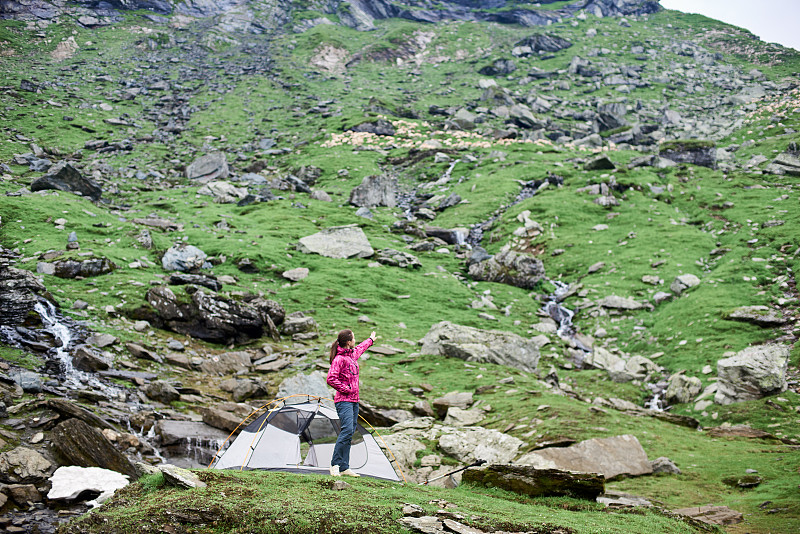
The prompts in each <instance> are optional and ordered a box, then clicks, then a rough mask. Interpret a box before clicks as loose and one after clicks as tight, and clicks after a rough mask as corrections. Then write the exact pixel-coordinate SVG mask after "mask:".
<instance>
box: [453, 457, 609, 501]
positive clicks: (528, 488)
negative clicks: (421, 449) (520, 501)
mask: <svg viewBox="0 0 800 534" xmlns="http://www.w3.org/2000/svg"><path fill="white" fill-rule="evenodd" d="M461 480H462V481H464V482H470V483H472V484H475V485H480V486H486V487H495V488H502V489H505V490H508V491H513V492H515V493H519V494H522V495H529V496H531V497H548V496H559V497H560V496H568V497H576V498H579V499H589V500H595V499H597V497H598V496H600V495H602V494H603V492H604V490H605V479H604V478H603V477H602V476H601V475H598V474H595V473H573V472H570V471H562V470H559V469H537V468H535V467H533V466H530V465H490V466H488V467H486V468H478V469H475V468H470V469H467V470H466V471H465V472H464V476H463V478H462V479H461Z"/></svg>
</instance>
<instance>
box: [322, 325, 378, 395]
mask: <svg viewBox="0 0 800 534" xmlns="http://www.w3.org/2000/svg"><path fill="white" fill-rule="evenodd" d="M371 346H372V339H370V338H367V339H365V340H364V341H362V342H361V343H359V344H358V346H356V347H355V348H353V349H345V348H343V347H339V348H337V349H336V356H335V357H334V358H333V363H332V364H331V368H330V369H329V370H328V385H329V386H330V387H332V388H333V389H335V390H336V395H335V396H334V397H333V402H343V401H344V402H358V369H359V368H358V359H359V358H360V357H361V355H362V354H364V352H365V351H366V350H367V349H368V348H370V347H371Z"/></svg>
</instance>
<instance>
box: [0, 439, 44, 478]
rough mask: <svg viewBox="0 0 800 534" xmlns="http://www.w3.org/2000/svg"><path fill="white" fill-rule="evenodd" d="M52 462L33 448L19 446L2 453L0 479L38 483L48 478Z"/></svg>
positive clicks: (0, 457)
mask: <svg viewBox="0 0 800 534" xmlns="http://www.w3.org/2000/svg"><path fill="white" fill-rule="evenodd" d="M51 467H52V464H51V463H50V462H49V461H47V459H46V458H45V457H44V456H42V455H41V454H39V453H38V452H37V451H35V450H33V449H29V448H27V447H17V448H15V449H12V450H10V451H7V452H4V453H2V454H0V481H2V482H5V483H8V484H26V483H33V484H37V483H39V482H42V481H44V480H45V479H46V478H47V475H48V473H49V472H50V468H51Z"/></svg>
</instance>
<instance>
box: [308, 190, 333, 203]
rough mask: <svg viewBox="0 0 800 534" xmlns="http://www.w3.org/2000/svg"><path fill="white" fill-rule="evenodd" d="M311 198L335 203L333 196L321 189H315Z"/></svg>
mask: <svg viewBox="0 0 800 534" xmlns="http://www.w3.org/2000/svg"><path fill="white" fill-rule="evenodd" d="M311 198H312V199H314V200H319V201H320V202H333V199H332V198H331V196H330V195H329V194H328V193H326V192H325V191H322V190H321V189H315V190H314V191H312V192H311Z"/></svg>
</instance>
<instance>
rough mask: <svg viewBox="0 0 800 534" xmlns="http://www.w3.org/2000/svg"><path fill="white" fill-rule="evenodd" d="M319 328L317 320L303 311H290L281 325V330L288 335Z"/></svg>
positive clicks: (313, 330)
mask: <svg viewBox="0 0 800 534" xmlns="http://www.w3.org/2000/svg"><path fill="white" fill-rule="evenodd" d="M317 329H318V327H317V321H315V320H314V318H313V317H310V316H306V315H304V314H303V313H302V312H295V313H290V314H289V315H287V316H286V319H285V320H284V322H283V326H282V327H281V332H283V333H284V334H286V335H287V336H291V335H294V334H302V333H307V332H316V331H317Z"/></svg>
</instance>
